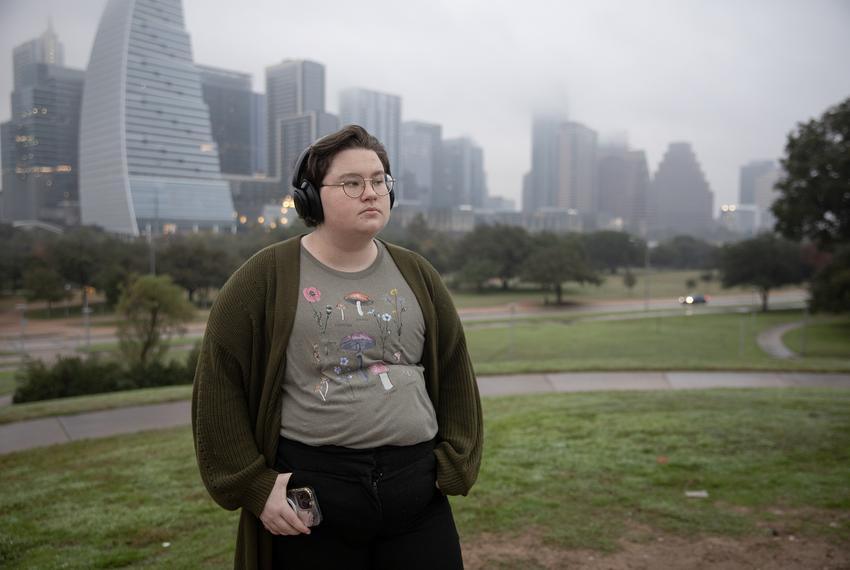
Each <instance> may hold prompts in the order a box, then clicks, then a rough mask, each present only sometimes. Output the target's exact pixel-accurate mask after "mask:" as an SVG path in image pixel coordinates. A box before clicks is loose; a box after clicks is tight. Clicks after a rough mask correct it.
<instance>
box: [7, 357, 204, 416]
mask: <svg viewBox="0 0 850 570" xmlns="http://www.w3.org/2000/svg"><path fill="white" fill-rule="evenodd" d="M199 353H200V345H197V344H196V345H195V347H194V348H193V349H192V351H191V352H189V355H188V356H187V358H186V361H185V362H184V363H180V362H170V363H168V364H162V363H161V362H153V363H150V364H147V365H142V364H138V363H137V364H135V365H133V366H130V367H129V368H124V367H122V366H121V365H120V364H118V363H117V362H111V361H100V360H98V359H97V357H90V358H88V359H83V358H79V357H69V358H62V357H60V358H59V360H58V361H57V362H56V364H54V365H53V366H48V365H46V364H44V363H43V362H42V361H40V360H30V361H28V362H27V363H26V364H25V365H24V367H23V368H22V369H21V370H20V371H19V372H18V375H17V382H18V388H17V390H15V395H14V396H13V398H12V402H13V403H15V404H20V403H23V402H35V401H38V400H51V399H54V398H69V397H71V396H85V395H88V394H100V393H104V392H119V391H122V390H135V389H138V388H153V387H156V386H174V385H176V384H191V383H192V380H193V379H194V376H195V368H196V367H197V365H198V356H199Z"/></svg>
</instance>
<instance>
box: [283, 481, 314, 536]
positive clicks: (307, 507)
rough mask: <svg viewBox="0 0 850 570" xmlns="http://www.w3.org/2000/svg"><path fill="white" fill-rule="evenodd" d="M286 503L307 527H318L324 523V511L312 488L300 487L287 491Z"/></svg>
mask: <svg viewBox="0 0 850 570" xmlns="http://www.w3.org/2000/svg"><path fill="white" fill-rule="evenodd" d="M286 502H287V503H289V506H290V507H292V510H293V511H295V514H296V515H298V518H299V519H301V522H303V523H304V524H305V525H306V526H311V527H312V526H318V525H319V523H321V522H322V511H321V510H320V509H319V502H318V501H317V500H316V493H315V491H313V488H312V487H298V488H297V489H291V490H289V491H287V492H286Z"/></svg>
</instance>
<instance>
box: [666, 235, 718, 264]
mask: <svg viewBox="0 0 850 570" xmlns="http://www.w3.org/2000/svg"><path fill="white" fill-rule="evenodd" d="M716 253H717V247H716V246H714V245H712V244H710V243H708V242H706V241H702V240H700V239H697V238H695V237H692V236H676V237H674V238H672V239H669V240H666V241H663V242H661V243H660V244H658V246H657V247H655V248H654V249H653V250H652V264H653V265H654V266H656V267H672V268H675V269H708V268H710V267H713V266H714V265H715V264H716V261H715V257H716Z"/></svg>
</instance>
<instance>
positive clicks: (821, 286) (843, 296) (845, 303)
mask: <svg viewBox="0 0 850 570" xmlns="http://www.w3.org/2000/svg"><path fill="white" fill-rule="evenodd" d="M811 293H812V296H811V300H810V301H809V306H810V307H811V309H812V311H813V312H819V311H826V312H831V313H841V312H846V311H850V245H845V246H843V247H842V248H840V249H839V250H838V251H837V252H836V253H835V256H834V257H833V258H832V261H831V263H830V264H829V265H827V266H826V267H824V268H823V269H821V270H820V271H818V272H817V273H816V274H815V276H814V277H813V278H812V286H811Z"/></svg>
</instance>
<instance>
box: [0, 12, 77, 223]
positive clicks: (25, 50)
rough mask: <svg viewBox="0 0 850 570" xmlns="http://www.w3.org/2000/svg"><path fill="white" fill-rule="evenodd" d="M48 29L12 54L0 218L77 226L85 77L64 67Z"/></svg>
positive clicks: (0, 132)
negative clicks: (81, 109) (12, 75)
mask: <svg viewBox="0 0 850 570" xmlns="http://www.w3.org/2000/svg"><path fill="white" fill-rule="evenodd" d="M62 53H63V50H62V44H61V43H59V40H58V38H57V37H56V34H55V33H54V32H53V29H52V27H49V28H48V30H47V31H46V32H45V33H44V34H43V35H42V36H41V37H39V38H37V39H35V40H31V41H29V42H26V43H24V44H22V45H20V46H18V47H17V48H15V50H14V52H13V60H14V72H15V73H14V90H13V91H12V97H11V103H12V105H11V107H12V118H11V119H10V120H9V121H7V122H5V123H3V124H2V125H0V140H1V141H2V143H0V145H2V148H3V151H2V152H3V154H2V168H3V193H2V200H0V219H2V220H4V221H15V220H40V221H44V222H50V223H54V224H57V225H64V226H68V225H74V224H77V223H79V190H78V188H79V185H78V182H79V174H78V170H79V169H78V167H79V125H80V104H81V100H82V95H83V82H84V77H85V73H84V72H83V71H80V70H76V69H69V68H67V67H63V66H62V63H63V57H62Z"/></svg>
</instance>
